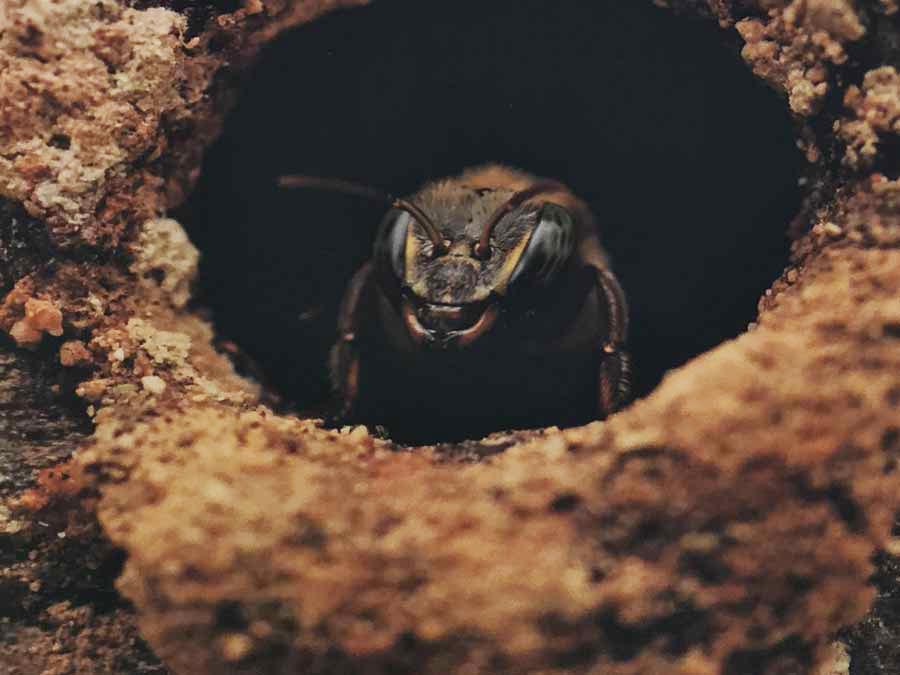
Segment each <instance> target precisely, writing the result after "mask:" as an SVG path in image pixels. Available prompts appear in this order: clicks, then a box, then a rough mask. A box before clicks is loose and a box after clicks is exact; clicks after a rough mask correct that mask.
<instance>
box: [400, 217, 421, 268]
mask: <svg viewBox="0 0 900 675" xmlns="http://www.w3.org/2000/svg"><path fill="white" fill-rule="evenodd" d="M415 225H416V223H415V221H414V220H413V219H412V218H410V219H409V225H407V226H406V255H405V256H404V260H403V276H404V278H407V277H408V276H409V273H410V270H413V269H415V265H416V256H417V255H419V239H418V238H417V237H416V235H415V234H414V233H413V228H414V227H415Z"/></svg>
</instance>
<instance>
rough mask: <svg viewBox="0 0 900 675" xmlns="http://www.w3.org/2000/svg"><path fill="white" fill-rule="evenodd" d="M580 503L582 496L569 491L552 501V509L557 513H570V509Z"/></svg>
mask: <svg viewBox="0 0 900 675" xmlns="http://www.w3.org/2000/svg"><path fill="white" fill-rule="evenodd" d="M580 503H581V497H579V496H578V495H576V494H574V493H572V492H569V493H566V494H561V495H559V496H558V497H555V498H554V499H553V501H552V502H550V510H551V511H553V512H555V513H568V512H569V511H573V510H574V509H576V508H577V507H578V505H579V504H580Z"/></svg>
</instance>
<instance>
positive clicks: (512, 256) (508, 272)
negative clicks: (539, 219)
mask: <svg viewBox="0 0 900 675" xmlns="http://www.w3.org/2000/svg"><path fill="white" fill-rule="evenodd" d="M533 232H534V230H529V231H528V232H526V233H525V234H524V235H522V238H521V239H519V242H518V243H517V244H516V245H515V248H513V249H512V250H511V251H510V252H509V254H508V255H507V256H506V260H504V261H503V266H502V267H501V268H500V269H499V270H498V271H497V276H496V282H495V284H494V286H495V288H496V290H497V292H498V293H504V292H506V287H507V286H508V285H509V278H510V277H511V276H512V273H513V271H514V270H515V269H516V265H518V264H519V259H520V258H521V257H522V254H523V253H524V252H525V247H526V246H528V242H529V241H531V235H532V233H533Z"/></svg>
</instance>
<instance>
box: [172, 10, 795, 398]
mask: <svg viewBox="0 0 900 675" xmlns="http://www.w3.org/2000/svg"><path fill="white" fill-rule="evenodd" d="M411 27H415V29H414V30H413V29H411ZM487 161H499V162H503V163H508V164H511V165H514V166H518V167H521V168H523V169H526V170H528V171H531V172H534V173H537V174H542V175H546V176H552V177H554V178H558V179H560V180H562V181H564V182H566V183H568V184H569V185H571V186H572V188H573V189H574V190H575V192H576V193H577V194H579V195H580V196H582V197H584V198H585V199H586V200H587V201H588V202H589V203H590V204H591V206H592V207H593V209H594V211H595V213H596V214H597V216H598V220H599V222H600V223H601V224H602V226H603V228H604V230H603V239H604V242H605V244H606V245H607V247H608V249H609V250H610V252H611V254H612V256H613V260H614V263H615V269H616V271H617V274H618V275H619V277H620V279H621V281H622V283H623V285H624V287H625V289H626V292H627V294H628V297H629V300H630V303H631V310H632V339H631V350H632V353H633V357H634V362H635V373H634V384H635V393H636V394H637V395H644V394H646V393H648V392H649V391H650V390H651V389H652V388H653V387H654V386H655V385H656V384H657V383H658V382H659V380H660V379H661V377H662V375H663V374H664V373H665V371H666V370H668V369H670V368H672V367H675V366H677V365H680V364H681V363H684V362H685V361H686V360H688V359H689V358H691V357H692V356H695V355H697V354H699V353H702V352H704V351H706V350H708V349H710V348H711V347H713V346H715V345H717V344H718V343H720V342H721V341H723V340H725V339H728V338H730V337H733V336H735V335H737V334H738V333H740V332H741V331H742V330H743V329H744V328H745V327H746V325H747V324H748V323H749V322H751V321H753V320H754V318H755V315H756V302H757V300H758V298H759V296H760V294H761V293H762V292H763V291H764V290H765V289H766V288H767V287H768V286H769V285H770V284H771V282H772V281H773V279H774V278H775V277H776V276H777V275H778V274H779V273H780V272H781V271H782V269H783V267H784V266H785V264H786V261H787V252H788V251H787V248H788V245H787V241H786V238H785V235H784V231H785V229H786V224H787V223H788V221H789V220H790V218H791V216H792V215H793V213H794V212H795V211H796V209H797V207H798V205H799V201H800V197H801V195H800V190H799V188H798V186H797V177H798V175H799V173H800V168H801V162H802V159H801V157H800V154H799V152H797V150H796V148H795V145H794V139H793V135H792V129H791V123H790V120H789V118H788V116H787V114H786V113H785V111H784V105H783V103H782V102H781V101H780V100H779V99H778V97H777V96H776V95H775V94H774V93H773V92H771V91H769V90H768V89H766V88H765V87H764V86H763V85H761V84H760V83H759V82H757V81H756V80H754V78H753V77H752V75H751V73H750V72H749V70H748V69H747V68H746V66H745V65H744V64H743V63H741V62H740V59H739V58H738V56H737V54H733V55H732V54H729V53H727V52H726V51H724V50H723V48H722V45H721V39H720V36H719V35H716V32H715V31H710V30H709V27H708V26H706V25H703V24H702V23H700V22H692V21H689V20H686V19H683V18H679V17H676V16H672V15H671V14H670V13H669V12H665V11H663V10H659V9H657V8H655V7H652V6H648V4H646V3H621V2H617V1H616V0H607V1H604V2H596V3H580V2H577V0H567V1H565V2H560V3H547V2H542V1H527V2H516V3H506V2H497V3H481V2H478V1H477V0H464V1H462V2H455V3H446V4H433V3H426V4H423V3H417V2H416V1H415V0H398V1H395V2H379V3H375V4H374V5H372V6H370V7H365V8H361V9H355V10H352V11H348V12H342V13H338V14H333V15H330V16H327V17H325V18H324V19H321V20H319V21H317V22H315V23H314V24H311V25H308V26H305V27H303V28H301V29H299V30H296V31H294V32H292V33H290V34H288V35H287V36H286V37H284V38H283V39H281V40H280V41H279V42H278V43H277V44H275V45H274V46H272V47H271V48H270V49H269V50H268V52H267V53H265V54H264V56H263V58H262V59H261V62H260V63H259V64H258V66H257V68H256V71H255V73H254V74H253V76H252V77H251V78H250V79H249V81H248V82H247V83H246V86H245V90H244V92H243V94H242V96H241V99H240V104H239V106H238V108H237V109H236V110H235V112H234V113H232V115H231V117H230V119H229V122H228V125H227V127H226V131H225V134H224V136H223V137H222V139H221V140H220V141H219V142H218V143H217V144H216V145H215V146H214V147H213V148H212V149H211V151H210V152H209V154H208V156H207V160H206V165H205V167H204V172H203V175H202V177H201V179H200V182H199V185H198V186H197V189H196V190H195V192H194V194H193V196H192V197H191V199H190V201H189V202H188V203H187V204H186V205H185V206H184V207H183V208H182V209H181V210H180V212H179V213H178V214H176V215H177V216H178V217H179V219H180V220H181V221H182V222H183V223H185V225H186V226H187V228H188V229H189V231H190V234H191V236H192V238H193V239H194V241H195V242H196V243H197V244H198V246H199V247H200V249H201V251H203V256H204V257H203V263H202V267H201V280H200V289H199V302H200V303H201V304H203V305H205V306H208V307H210V308H211V309H212V311H213V314H214V318H215V321H216V324H217V328H218V331H219V333H220V334H221V335H224V336H226V337H228V338H229V339H232V340H234V341H235V342H236V343H238V344H239V345H240V346H241V348H242V349H243V350H244V351H246V352H247V353H248V354H249V355H250V356H251V358H252V359H254V360H255V361H256V363H257V364H258V365H259V366H260V367H261V368H262V370H263V371H264V373H265V375H266V377H267V378H268V380H269V383H270V384H271V386H272V387H273V388H274V389H275V390H277V391H278V392H279V393H280V394H281V395H282V396H283V397H284V399H285V400H286V401H288V402H290V404H291V406H292V407H294V408H296V409H300V410H303V409H310V408H315V407H316V406H320V405H321V404H323V403H324V401H325V400H326V398H327V377H326V355H327V350H328V347H329V345H330V343H331V341H332V340H333V337H334V324H335V317H336V312H337V306H338V303H339V300H340V297H341V295H342V293H343V291H344V288H345V286H346V284H347V282H348V280H349V278H350V276H351V275H352V273H353V271H354V270H355V269H356V268H357V267H358V266H359V265H360V264H361V263H362V262H363V261H364V260H365V259H366V258H367V257H368V255H369V251H370V247H371V243H372V238H373V236H374V232H375V228H376V226H377V223H378V222H379V220H380V218H381V215H382V209H381V207H379V206H377V205H376V206H373V205H371V204H368V203H361V202H359V201H356V200H353V199H350V198H346V197H342V196H337V195H322V194H313V193H298V192H287V193H282V192H279V191H278V190H277V189H276V188H275V186H274V182H275V177H276V176H278V175H279V174H282V173H312V174H321V175H329V176H341V177H346V178H352V179H355V180H360V181H364V182H369V183H371V184H374V185H377V186H380V187H383V188H385V189H387V190H390V191H393V192H396V193H405V192H410V191H412V190H414V189H415V188H416V187H417V186H418V185H419V184H421V183H422V182H424V181H427V180H430V179H433V178H438V177H442V176H445V175H449V174H453V173H456V172H458V171H459V170H461V169H463V168H465V167H468V166H471V165H474V164H478V163H482V162H487Z"/></svg>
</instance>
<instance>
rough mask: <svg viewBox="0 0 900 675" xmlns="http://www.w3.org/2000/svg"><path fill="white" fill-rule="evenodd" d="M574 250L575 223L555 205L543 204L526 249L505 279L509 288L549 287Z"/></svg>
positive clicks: (569, 215)
mask: <svg viewBox="0 0 900 675" xmlns="http://www.w3.org/2000/svg"><path fill="white" fill-rule="evenodd" d="M574 248H575V222H574V220H573V219H572V215H571V214H570V213H569V212H568V211H567V210H566V209H564V208H563V207H561V206H559V205H557V204H544V206H543V207H542V208H541V211H540V213H539V215H538V224H537V225H536V226H535V228H534V230H532V233H531V239H530V240H529V241H528V246H526V247H525V251H524V252H523V253H522V257H521V258H519V262H518V263H517V264H516V267H515V269H514V270H513V273H512V275H511V276H510V278H509V285H510V288H511V289H512V288H523V287H540V286H546V285H548V284H550V283H551V282H552V281H553V280H554V279H555V278H556V275H557V273H558V272H559V270H560V269H562V267H563V266H564V265H565V264H566V262H567V261H568V260H569V258H570V257H571V255H572V251H573V249H574Z"/></svg>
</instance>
